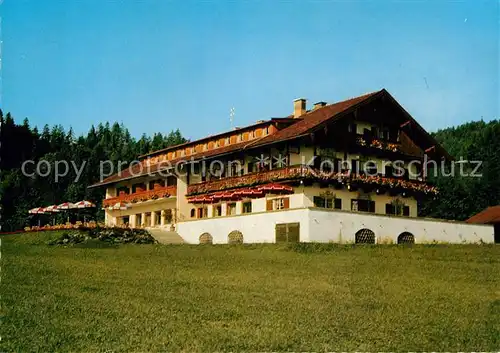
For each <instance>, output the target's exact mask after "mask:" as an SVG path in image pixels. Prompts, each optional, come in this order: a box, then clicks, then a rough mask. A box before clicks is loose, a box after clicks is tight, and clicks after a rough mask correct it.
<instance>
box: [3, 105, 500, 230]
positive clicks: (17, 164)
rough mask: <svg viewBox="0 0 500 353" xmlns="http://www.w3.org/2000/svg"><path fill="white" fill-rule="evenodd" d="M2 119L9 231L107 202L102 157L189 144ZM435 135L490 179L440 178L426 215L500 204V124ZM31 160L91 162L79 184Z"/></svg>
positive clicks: (122, 157)
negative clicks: (57, 210)
mask: <svg viewBox="0 0 500 353" xmlns="http://www.w3.org/2000/svg"><path fill="white" fill-rule="evenodd" d="M0 121H1V130H0V142H1V145H0V157H1V160H0V199H1V206H2V211H1V217H2V218H1V225H2V229H1V231H13V230H17V229H22V228H23V227H24V226H26V225H27V224H28V223H29V221H30V216H29V215H28V213H27V210H29V209H31V208H34V207H38V206H48V205H52V204H58V203H61V202H64V201H71V202H76V201H80V200H84V199H85V200H92V201H94V202H96V203H97V204H98V205H100V204H101V202H102V198H103V196H104V192H103V190H99V189H88V188H87V186H89V185H91V184H93V183H95V182H97V181H98V179H99V162H100V161H104V160H110V161H112V162H113V164H114V165H116V164H117V162H118V161H128V162H131V161H133V160H135V159H136V158H137V157H138V156H139V155H142V154H145V153H148V152H150V151H154V150H158V149H161V148H165V147H167V146H171V145H175V144H179V143H183V142H185V141H186V140H185V139H184V138H183V136H182V135H181V133H180V132H179V130H176V131H172V132H170V133H168V134H166V135H162V134H161V133H156V134H154V135H153V136H152V137H148V136H146V135H143V136H142V137H141V138H140V139H135V138H133V137H131V135H130V133H129V131H128V130H127V129H126V128H125V127H124V126H123V125H120V124H118V123H114V124H112V125H110V124H109V123H106V124H105V125H102V124H100V125H98V126H97V127H94V126H92V127H91V128H90V130H89V132H88V133H87V134H86V135H82V136H75V135H74V133H73V131H72V130H71V129H69V131H65V130H64V129H63V127H62V126H54V127H52V128H50V127H49V126H47V125H46V126H44V128H43V130H42V131H41V132H40V131H38V129H37V128H36V127H31V126H30V125H29V121H28V120H27V119H25V120H24V121H23V123H16V122H15V121H14V119H13V117H12V116H11V115H10V114H9V113H7V114H6V115H5V116H3V114H2V112H1V111H0ZM433 135H434V137H435V138H436V139H437V140H438V141H439V142H440V143H442V145H443V146H444V147H445V148H446V149H447V150H448V152H450V154H451V155H452V156H454V157H455V158H456V159H457V160H458V159H459V157H460V156H462V157H463V158H464V159H467V160H480V161H482V162H483V164H482V168H481V170H480V172H481V173H482V175H483V176H482V177H481V178H474V177H454V178H451V177H437V178H433V179H434V180H432V181H433V182H435V183H436V184H437V186H438V187H439V189H440V193H439V194H438V195H437V196H436V197H435V198H432V199H426V200H422V201H421V202H420V207H419V215H420V216H428V217H436V218H445V219H455V220H465V219H467V218H468V217H470V216H471V215H473V214H475V213H477V212H479V211H481V210H482V209H484V208H485V207H487V206H491V205H498V204H500V178H499V175H500V139H499V137H500V122H499V121H497V120H494V121H490V122H488V123H486V122H483V121H480V122H472V123H467V124H464V125H460V126H458V127H453V128H448V129H444V130H440V131H438V132H436V133H434V134H433ZM26 160H34V161H40V160H47V161H48V162H50V163H51V165H53V164H54V163H55V161H58V160H67V161H75V163H76V164H77V165H78V166H80V165H81V164H82V162H83V161H86V165H85V168H84V170H83V173H82V175H81V177H80V180H79V181H78V182H77V183H75V182H74V180H75V176H76V175H75V174H76V173H75V171H74V169H73V168H70V172H69V174H68V175H67V176H66V177H64V178H62V179H60V180H59V182H55V176H54V175H53V172H54V169H53V168H52V174H49V175H48V176H46V177H41V176H35V177H33V178H32V177H28V176H25V175H23V173H22V171H21V165H22V163H23V162H24V161H26ZM94 212H95V214H94V216H95V217H103V213H102V211H100V209H99V207H98V208H97V209H95V210H94Z"/></svg>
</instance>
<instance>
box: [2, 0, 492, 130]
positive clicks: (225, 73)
mask: <svg viewBox="0 0 500 353" xmlns="http://www.w3.org/2000/svg"><path fill="white" fill-rule="evenodd" d="M1 16H2V39H3V47H2V97H1V98H2V109H3V110H4V111H10V112H11V113H12V114H13V115H14V117H15V118H16V119H17V120H19V121H21V120H22V119H23V118H24V117H28V118H29V119H30V121H31V123H32V124H36V125H38V126H43V125H44V124H45V123H48V124H49V125H53V124H62V125H63V126H64V127H65V128H68V127H69V126H72V127H73V129H74V130H75V132H76V133H78V134H79V133H84V132H87V131H88V129H89V127H90V125H91V124H97V123H99V122H105V121H110V122H113V121H119V122H123V123H124V124H125V125H126V126H127V127H128V128H129V129H130V131H131V133H132V134H133V135H134V136H140V135H141V134H142V133H147V134H152V133H153V132H168V131H170V130H172V129H176V128H179V129H180V130H181V132H182V133H183V134H184V135H185V136H186V137H188V138H192V139H194V138H199V137H202V136H205V135H207V134H213V133H217V132H222V131H224V130H227V129H229V127H230V121H229V111H230V109H231V107H234V108H235V110H236V115H235V125H236V126H243V125H247V124H250V123H253V122H255V121H256V120H259V119H266V118H269V117H275V116H285V115H287V114H289V113H291V111H292V106H293V105H292V101H293V99H294V98H298V97H305V98H308V100H309V101H308V104H310V105H312V103H314V102H316V101H322V100H323V101H327V102H334V101H338V100H342V99H345V98H349V97H352V96H356V95H359V94H363V93H366V92H371V91H375V90H378V89H381V88H386V89H387V90H388V91H389V92H390V93H391V94H392V95H393V96H394V97H395V98H396V99H397V100H398V101H399V102H400V103H401V104H402V105H403V106H404V107H405V108H406V109H407V110H408V111H409V112H410V113H411V114H412V115H413V116H414V117H415V118H416V119H417V120H418V121H419V122H420V123H421V124H422V125H423V126H424V127H425V128H426V129H428V130H431V131H433V130H436V129H438V128H443V127H447V126H450V125H457V124H460V123H463V122H466V121H471V120H479V119H481V117H482V118H483V119H484V120H491V119H493V118H497V117H498V116H499V111H500V107H499V65H500V64H499V5H498V1H485V2H480V1H477V0H476V1H466V2H452V1H429V2H420V1H411V2H405V1H397V2H388V1H387V2H385V1H366V2H363V1H353V2H350V1H323V2H312V1H289V2H286V3H285V2H274V1H252V2H249V1H248V2H231V3H229V2H225V1H205V2H194V1H191V2H190V1H179V2H168V1H132V0H130V1H106V0H87V1H76V0H75V1H71V0H66V1H63V0H59V1H48V0H45V1H40V0H33V1H31V0H30V1H23V0H4V1H3V4H2V5H1Z"/></svg>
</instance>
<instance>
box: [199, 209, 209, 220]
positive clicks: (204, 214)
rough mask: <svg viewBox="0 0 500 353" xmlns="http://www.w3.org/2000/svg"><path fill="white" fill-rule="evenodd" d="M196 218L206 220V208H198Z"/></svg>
mask: <svg viewBox="0 0 500 353" xmlns="http://www.w3.org/2000/svg"><path fill="white" fill-rule="evenodd" d="M197 212H198V218H206V217H207V216H208V209H207V208H206V207H200V208H198V210H197Z"/></svg>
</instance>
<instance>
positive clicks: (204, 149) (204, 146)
mask: <svg viewBox="0 0 500 353" xmlns="http://www.w3.org/2000/svg"><path fill="white" fill-rule="evenodd" d="M203 151H208V143H205V144H204V145H203Z"/></svg>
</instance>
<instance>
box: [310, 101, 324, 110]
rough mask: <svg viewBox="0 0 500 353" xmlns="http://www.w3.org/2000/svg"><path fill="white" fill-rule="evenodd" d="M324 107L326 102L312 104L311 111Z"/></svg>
mask: <svg viewBox="0 0 500 353" xmlns="http://www.w3.org/2000/svg"><path fill="white" fill-rule="evenodd" d="M325 105H326V102H318V103H314V105H313V110H316V109H319V108H322V107H324V106H325Z"/></svg>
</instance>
